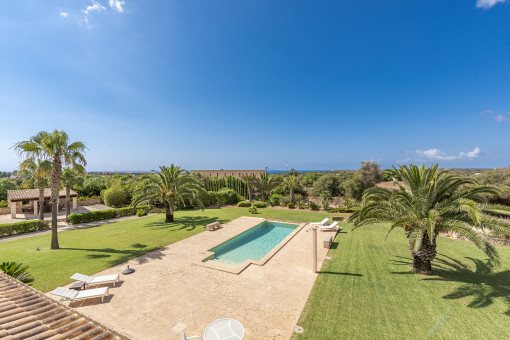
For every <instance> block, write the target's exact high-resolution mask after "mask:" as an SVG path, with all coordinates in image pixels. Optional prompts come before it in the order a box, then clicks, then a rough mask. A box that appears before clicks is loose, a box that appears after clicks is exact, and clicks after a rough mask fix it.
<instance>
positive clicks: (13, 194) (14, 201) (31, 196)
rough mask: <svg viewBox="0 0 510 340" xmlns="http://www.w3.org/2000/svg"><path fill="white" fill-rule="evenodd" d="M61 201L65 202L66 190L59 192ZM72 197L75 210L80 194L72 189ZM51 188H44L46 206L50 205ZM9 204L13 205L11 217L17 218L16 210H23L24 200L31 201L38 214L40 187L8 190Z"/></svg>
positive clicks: (31, 205)
mask: <svg viewBox="0 0 510 340" xmlns="http://www.w3.org/2000/svg"><path fill="white" fill-rule="evenodd" d="M58 197H59V203H62V201H64V202H65V198H66V191H65V189H62V190H60V192H59V193H58ZM70 197H72V198H73V210H76V209H78V194H77V193H76V191H74V190H71V195H70ZM50 198H51V189H50V188H45V189H44V206H45V207H49V206H50ZM7 201H8V206H10V207H11V218H16V212H23V207H22V205H23V202H27V201H28V202H29V209H30V210H32V209H33V212H34V214H35V215H37V212H38V208H39V189H23V190H7Z"/></svg>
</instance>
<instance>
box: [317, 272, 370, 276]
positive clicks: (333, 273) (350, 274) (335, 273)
mask: <svg viewBox="0 0 510 340" xmlns="http://www.w3.org/2000/svg"><path fill="white" fill-rule="evenodd" d="M319 274H329V275H344V276H363V274H355V273H341V272H330V271H320V272H319Z"/></svg>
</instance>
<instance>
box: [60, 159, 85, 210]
mask: <svg viewBox="0 0 510 340" xmlns="http://www.w3.org/2000/svg"><path fill="white" fill-rule="evenodd" d="M84 170H85V169H83V168H81V167H80V168H78V169H77V170H74V169H71V168H70V167H65V168H64V170H63V171H62V174H61V175H60V183H61V184H62V186H63V187H64V188H65V190H66V220H67V219H68V217H69V215H70V214H71V187H72V186H74V185H78V184H80V183H82V182H83V180H82V179H81V178H80V177H79V175H80V174H79V173H78V171H84Z"/></svg>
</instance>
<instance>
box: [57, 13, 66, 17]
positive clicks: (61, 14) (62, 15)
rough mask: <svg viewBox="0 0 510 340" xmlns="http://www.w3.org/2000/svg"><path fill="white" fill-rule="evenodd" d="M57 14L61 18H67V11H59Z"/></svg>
mask: <svg viewBox="0 0 510 340" xmlns="http://www.w3.org/2000/svg"><path fill="white" fill-rule="evenodd" d="M59 14H60V16H61V17H62V18H67V12H60V13H59Z"/></svg>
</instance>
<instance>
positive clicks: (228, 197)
mask: <svg viewBox="0 0 510 340" xmlns="http://www.w3.org/2000/svg"><path fill="white" fill-rule="evenodd" d="M217 195H218V201H219V203H221V204H237V202H239V195H238V194H237V192H236V191H235V190H234V189H229V188H222V189H220V190H219V191H218V192H217Z"/></svg>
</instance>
